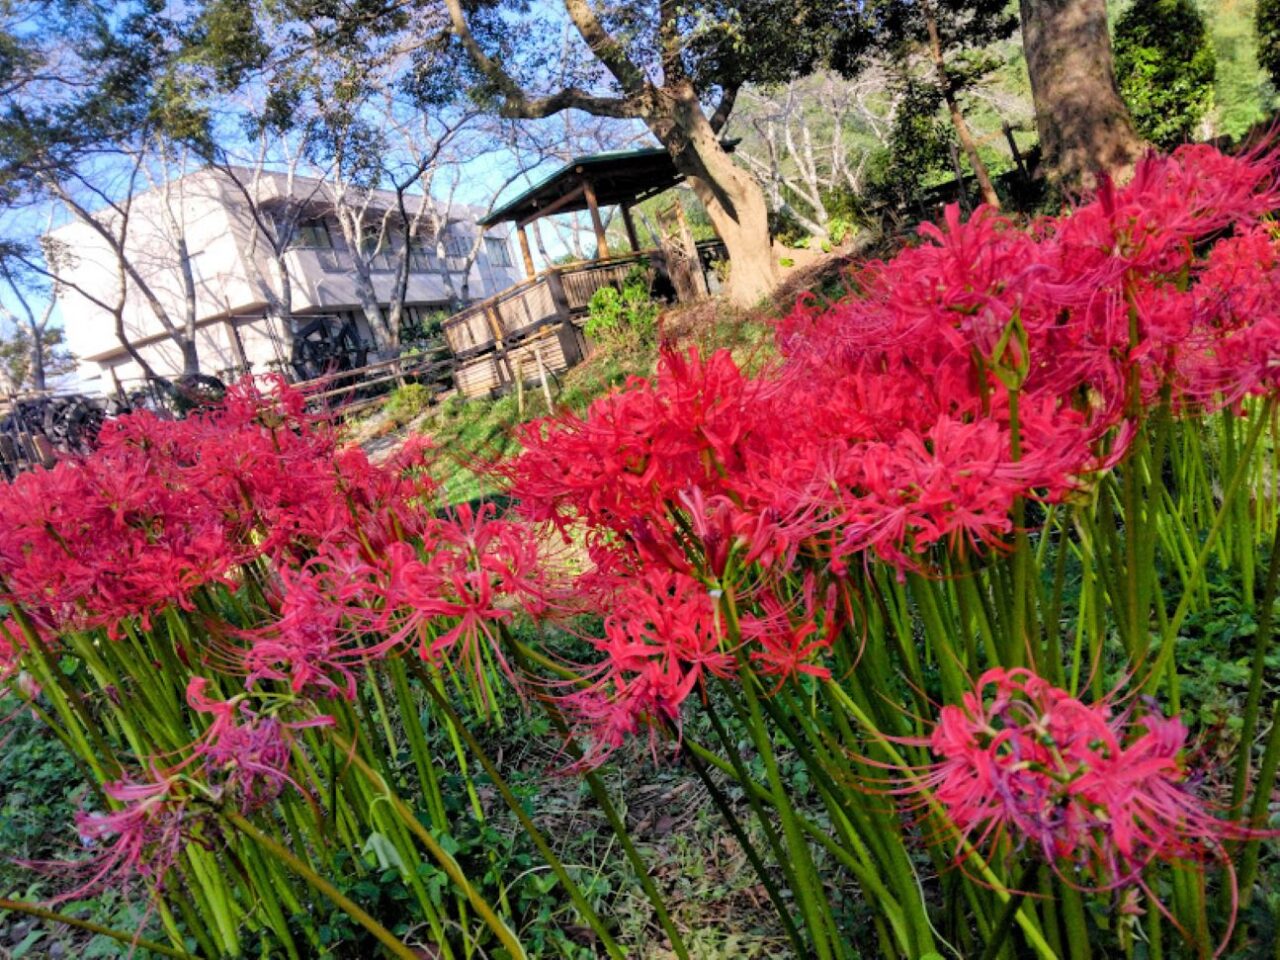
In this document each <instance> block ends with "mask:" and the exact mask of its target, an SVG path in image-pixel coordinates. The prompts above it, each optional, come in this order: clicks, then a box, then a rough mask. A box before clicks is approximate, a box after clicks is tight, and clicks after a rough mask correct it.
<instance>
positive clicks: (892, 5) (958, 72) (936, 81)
mask: <svg viewBox="0 0 1280 960" xmlns="http://www.w3.org/2000/svg"><path fill="white" fill-rule="evenodd" d="M863 11H864V18H865V26H864V31H865V33H866V36H867V37H869V39H870V40H871V41H872V43H873V44H874V46H875V47H876V48H877V49H879V50H880V51H882V52H883V53H884V54H885V55H887V56H889V57H891V58H892V59H894V60H896V61H898V63H899V65H900V69H901V70H902V71H903V72H906V68H907V61H908V59H909V58H910V57H911V56H912V55H913V54H916V53H917V52H923V54H924V55H925V57H926V58H927V60H928V63H929V65H930V73H931V77H930V79H931V80H932V82H933V85H934V87H935V88H936V89H937V91H938V96H939V98H940V99H941V101H942V103H943V105H944V106H945V107H946V111H947V116H948V118H949V119H950V121H951V126H952V128H953V129H954V130H955V136H956V140H957V141H958V142H959V144H960V147H961V149H962V150H963V151H964V155H965V157H966V158H967V159H968V161H969V166H970V168H972V170H973V174H974V177H975V178H976V179H977V181H978V186H979V189H980V190H981V193H982V199H983V202H984V203H987V204H990V205H991V206H993V207H999V206H1000V198H999V197H998V196H997V195H996V190H995V186H994V185H993V184H992V182H991V175H990V173H989V172H988V171H987V165H986V163H985V162H983V159H982V156H981V154H980V153H979V152H978V142H977V139H976V138H975V137H974V135H973V131H972V130H971V129H970V127H969V123H968V120H967V119H966V117H965V111H964V105H963V103H962V101H961V98H962V96H963V95H964V94H965V92H966V91H967V90H968V89H969V88H971V87H973V86H975V85H976V84H977V83H978V82H979V81H980V80H981V79H982V78H983V77H984V76H986V75H987V74H988V73H990V72H991V71H992V70H994V69H995V68H996V67H997V66H999V63H1000V61H999V60H997V59H996V58H995V57H994V56H992V55H991V54H990V52H989V50H990V48H991V46H992V45H993V44H995V43H997V42H998V41H1001V40H1004V39H1007V38H1008V37H1010V36H1011V35H1012V34H1013V33H1014V32H1015V31H1016V30H1017V28H1018V20H1017V17H1016V16H1015V15H1014V14H1013V13H1011V12H1010V9H1009V4H1008V2H1007V0H869V2H866V3H865V4H864V6H863ZM859 45H860V44H859V43H858V42H857V41H856V40H855V43H854V49H853V50H852V51H850V52H846V50H845V44H844V43H839V42H838V43H837V45H836V63H837V66H839V67H841V68H842V69H844V70H846V71H849V70H850V69H851V67H852V68H853V69H858V68H860V67H861V62H860V60H859V59H858V56H857V55H858V52H859V51H858V49H857V47H858V46H859Z"/></svg>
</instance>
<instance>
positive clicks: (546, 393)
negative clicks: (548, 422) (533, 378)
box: [533, 343, 555, 413]
mask: <svg viewBox="0 0 1280 960" xmlns="http://www.w3.org/2000/svg"><path fill="white" fill-rule="evenodd" d="M533 359H534V361H535V362H536V363H537V364H538V379H540V380H541V381H542V396H543V398H544V399H545V400H546V401H547V413H553V412H554V411H555V405H554V404H553V403H552V402H551V388H550V387H548V386H547V368H546V366H544V365H543V363H542V345H541V344H538V343H535V344H534V345H533Z"/></svg>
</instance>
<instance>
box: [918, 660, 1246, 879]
mask: <svg viewBox="0 0 1280 960" xmlns="http://www.w3.org/2000/svg"><path fill="white" fill-rule="evenodd" d="M928 746H929V748H930V750H931V751H932V752H933V754H934V756H936V757H938V758H939V759H938V761H937V763H936V764H934V766H933V768H932V769H931V770H930V771H929V773H928V774H927V775H925V776H924V777H921V778H920V779H919V780H918V781H917V782H916V783H915V784H914V785H913V787H912V788H911V789H913V790H922V789H925V788H928V789H929V790H931V791H932V795H933V797H934V798H936V800H937V802H938V803H940V804H941V805H942V807H943V808H945V810H946V812H947V815H948V818H949V819H950V821H951V822H952V824H954V826H955V827H956V828H957V829H958V830H959V831H960V833H961V834H962V835H963V836H964V838H965V840H966V841H967V842H968V843H969V844H971V845H972V848H973V849H977V850H980V851H982V852H983V853H984V854H987V855H989V856H995V855H997V854H998V853H999V851H1000V850H1001V849H1002V847H1003V845H1004V844H1005V843H1006V842H1007V843H1009V844H1011V845H1012V846H1013V847H1015V848H1022V847H1024V846H1031V847H1033V848H1034V849H1035V851H1036V852H1037V853H1038V854H1039V855H1040V856H1042V857H1043V858H1044V860H1045V861H1046V862H1048V863H1050V864H1052V865H1054V866H1055V867H1056V868H1057V869H1058V870H1059V871H1060V872H1063V874H1064V876H1066V877H1067V878H1068V880H1069V881H1070V882H1073V883H1077V884H1079V883H1081V882H1082V879H1081V878H1082V877H1086V876H1087V877H1090V878H1092V885H1093V886H1094V887H1100V888H1105V889H1113V888H1116V887H1121V886H1128V885H1131V884H1141V883H1142V876H1143V873H1144V872H1145V870H1146V868H1147V867H1148V866H1149V865H1150V864H1151V863H1152V862H1154V861H1173V860H1183V861H1196V862H1203V861H1207V860H1216V859H1222V857H1223V849H1224V848H1223V844H1224V842H1225V841H1227V840H1238V839H1242V838H1245V837H1248V836H1250V835H1251V831H1250V830H1249V829H1248V828H1247V827H1244V826H1242V825H1241V824H1239V823H1233V822H1231V821H1227V820H1223V819H1220V818H1219V817H1217V816H1215V815H1214V811H1213V808H1212V806H1211V804H1210V803H1209V802H1208V801H1207V800H1206V799H1205V798H1203V797H1201V796H1199V795H1197V793H1196V791H1195V789H1194V788H1195V778H1194V776H1193V774H1192V772H1191V770H1190V769H1189V768H1188V766H1187V763H1186V756H1185V754H1186V746H1187V728H1186V727H1185V726H1184V725H1183V723H1182V721H1181V720H1179V719H1177V718H1168V717H1165V716H1163V715H1162V714H1160V713H1159V712H1158V711H1157V708H1156V706H1155V705H1154V704H1152V703H1143V704H1137V705H1130V706H1128V707H1127V708H1125V709H1121V710H1117V709H1116V708H1115V706H1114V705H1113V704H1111V703H1109V702H1107V701H1100V702H1097V703H1093V704H1085V703H1083V702H1081V701H1080V700H1078V699H1077V698H1075V697H1073V696H1071V695H1070V694H1069V693H1067V692H1066V691H1065V690H1060V689H1058V688H1057V687H1054V686H1053V685H1052V684H1050V683H1049V682H1048V681H1046V680H1044V679H1042V678H1040V677H1038V676H1036V675H1035V674H1033V673H1031V672H1030V671H1029V670H1024V669H1018V670H1003V669H993V670H989V671H988V672H987V673H985V674H983V675H982V677H981V678H979V680H978V682H977V684H976V685H975V687H974V689H973V690H972V691H971V692H969V693H966V694H965V695H964V698H963V702H962V703H960V704H958V705H950V706H945V707H943V708H942V712H941V716H940V717H939V719H938V723H937V726H936V727H935V728H934V731H933V734H932V736H931V737H930V738H929V740H928ZM964 857H965V854H964V853H963V852H962V853H961V854H960V858H961V859H964Z"/></svg>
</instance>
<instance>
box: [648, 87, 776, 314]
mask: <svg viewBox="0 0 1280 960" xmlns="http://www.w3.org/2000/svg"><path fill="white" fill-rule="evenodd" d="M672 107H673V109H672V112H671V114H670V115H669V116H668V117H667V118H665V119H664V120H660V121H655V122H652V123H651V124H650V127H651V129H652V130H653V132H654V133H655V134H656V135H657V136H658V139H659V140H661V141H662V143H663V144H664V145H665V146H666V148H667V151H668V152H669V153H670V154H671V157H672V160H673V161H674V163H675V166H676V169H677V170H679V171H680V172H681V173H683V174H684V175H685V178H686V179H687V180H688V181H689V185H690V186H691V187H693V191H694V193H695V194H696V195H697V197H698V199H699V200H701V201H702V205H703V206H704V207H705V208H706V210H707V215H708V216H709V217H710V218H711V222H712V224H713V225H714V226H715V228H716V233H718V234H719V235H720V239H721V240H723V241H724V245H725V247H726V248H727V249H728V251H729V283H728V287H727V290H726V293H727V295H728V297H729V299H730V300H731V301H732V302H734V303H736V304H738V305H740V306H753V305H755V304H756V303H757V302H759V301H760V299H761V298H763V297H765V296H767V295H768V294H769V293H771V292H772V291H773V288H774V287H775V286H777V283H778V268H777V264H776V263H775V262H774V258H773V246H772V243H771V241H770V237H769V205H768V203H767V202H766V201H765V196H764V191H763V190H762V189H761V187H760V184H759V183H758V182H757V181H756V179H755V177H753V176H752V175H751V174H750V173H749V172H748V171H746V170H743V169H742V168H741V167H739V166H738V165H737V164H736V163H734V162H733V158H732V157H730V156H729V154H728V153H727V152H726V151H725V149H724V147H723V145H722V144H721V143H720V138H719V137H718V136H717V135H716V133H715V131H714V130H713V129H712V127H711V123H710V121H709V120H707V117H706V115H705V114H704V113H703V112H702V106H701V104H699V103H698V98H697V96H696V95H695V94H694V92H693V89H692V87H689V86H687V85H686V86H682V87H681V88H679V89H678V90H677V92H676V95H675V98H674V102H673V104H672Z"/></svg>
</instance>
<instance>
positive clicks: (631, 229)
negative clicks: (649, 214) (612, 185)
mask: <svg viewBox="0 0 1280 960" xmlns="http://www.w3.org/2000/svg"><path fill="white" fill-rule="evenodd" d="M620 209H621V210H622V225H623V226H624V227H626V228H627V240H628V241H629V242H630V244H631V252H632V253H639V252H640V238H639V237H638V236H637V235H636V223H635V221H634V220H632V219H631V204H629V203H624V204H622V206H621V207H620Z"/></svg>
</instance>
